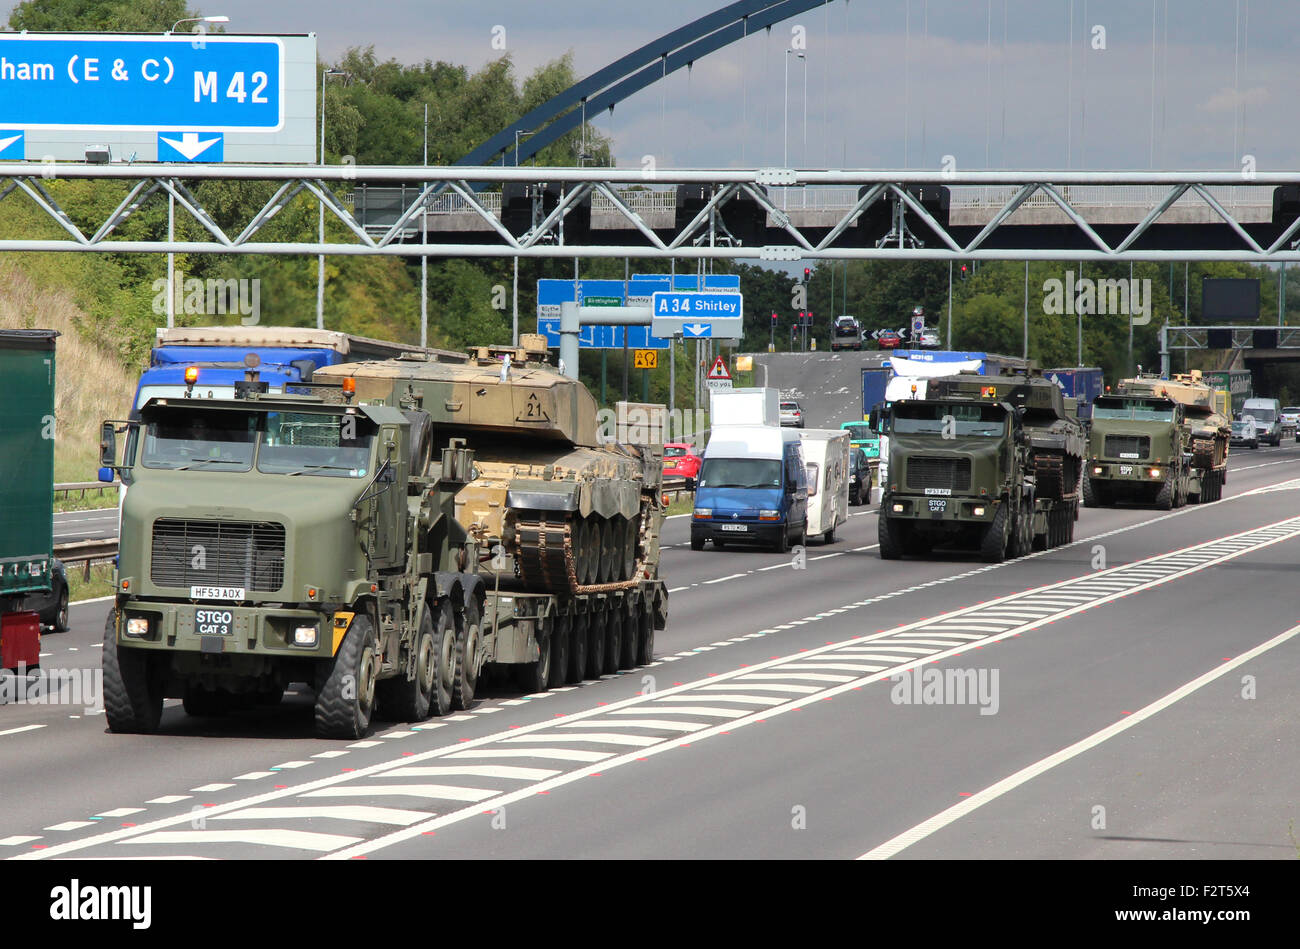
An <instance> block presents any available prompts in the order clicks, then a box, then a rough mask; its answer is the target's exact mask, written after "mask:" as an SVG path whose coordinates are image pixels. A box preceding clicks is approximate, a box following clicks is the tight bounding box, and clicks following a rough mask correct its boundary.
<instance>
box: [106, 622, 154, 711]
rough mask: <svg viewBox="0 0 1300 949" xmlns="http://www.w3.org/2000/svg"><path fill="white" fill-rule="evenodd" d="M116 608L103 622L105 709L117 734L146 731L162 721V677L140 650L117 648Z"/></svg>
mask: <svg viewBox="0 0 1300 949" xmlns="http://www.w3.org/2000/svg"><path fill="white" fill-rule="evenodd" d="M116 618H117V611H116V610H109V613H108V621H107V622H106V623H105V624H104V658H103V664H104V712H105V716H106V717H107V718H108V727H109V729H110V730H112V731H114V732H117V733H118V734H124V733H125V734H140V735H149V734H152V733H153V732H156V731H157V730H158V724H159V722H161V721H162V704H163V694H162V693H163V683H162V677H161V676H159V675H158V673H157V671H156V670H155V669H154V668H153V666H152V664H151V663H150V662H149V655H148V654H147V653H145V652H143V651H141V650H133V649H122V650H119V649H118V644H117V623H116Z"/></svg>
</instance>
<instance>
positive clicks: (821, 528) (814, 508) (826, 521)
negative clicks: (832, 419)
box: [799, 428, 852, 544]
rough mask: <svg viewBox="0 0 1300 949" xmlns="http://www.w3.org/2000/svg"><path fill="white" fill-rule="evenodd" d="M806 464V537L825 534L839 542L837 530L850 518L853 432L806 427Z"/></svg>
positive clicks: (802, 437) (828, 539)
mask: <svg viewBox="0 0 1300 949" xmlns="http://www.w3.org/2000/svg"><path fill="white" fill-rule="evenodd" d="M799 440H800V441H801V442H802V443H803V458H804V467H805V469H806V470H807V481H808V529H807V534H806V536H808V537H811V536H812V535H813V534H821V535H822V542H823V543H827V544H833V543H835V530H836V528H838V527H839V526H840V525H841V524H843V523H844V522H845V521H847V520H848V519H849V450H850V448H851V447H852V446H851V444H850V438H849V433H848V432H847V431H844V430H843V429H817V428H810V429H802V430H800V432H799Z"/></svg>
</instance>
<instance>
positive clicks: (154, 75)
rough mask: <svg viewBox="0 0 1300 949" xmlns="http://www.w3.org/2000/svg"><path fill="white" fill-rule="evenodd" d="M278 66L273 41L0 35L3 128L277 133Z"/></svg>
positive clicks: (280, 59) (280, 60)
mask: <svg viewBox="0 0 1300 949" xmlns="http://www.w3.org/2000/svg"><path fill="white" fill-rule="evenodd" d="M284 64H285V55H284V45H283V43H282V42H281V41H280V40H279V39H278V38H276V37H238V36H214V35H211V34H177V35H174V36H157V35H153V36H150V35H143V34H141V35H132V34H106V35H99V36H96V35H94V34H72V33H39V34H36V33H0V103H3V106H2V107H0V113H3V114H0V124H2V125H3V126H4V127H6V128H11V129H67V130H71V129H85V130H95V129H103V130H120V129H148V130H157V131H167V130H170V129H180V130H184V131H186V132H276V131H279V130H280V129H281V128H282V127H283V126H284V88H285V83H284Z"/></svg>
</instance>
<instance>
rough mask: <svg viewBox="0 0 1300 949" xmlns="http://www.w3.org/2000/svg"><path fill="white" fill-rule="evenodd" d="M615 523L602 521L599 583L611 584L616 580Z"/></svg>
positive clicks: (607, 520) (606, 520)
mask: <svg viewBox="0 0 1300 949" xmlns="http://www.w3.org/2000/svg"><path fill="white" fill-rule="evenodd" d="M614 548H615V544H614V522H613V520H611V519H608V518H602V519H601V520H600V560H599V564H600V566H599V569H598V571H597V580H596V582H597V583H609V582H611V581H612V580H613V579H614V560H615V556H616V555H615V552H614Z"/></svg>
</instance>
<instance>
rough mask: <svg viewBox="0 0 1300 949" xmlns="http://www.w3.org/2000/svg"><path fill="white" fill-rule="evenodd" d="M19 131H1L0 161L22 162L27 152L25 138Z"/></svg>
mask: <svg viewBox="0 0 1300 949" xmlns="http://www.w3.org/2000/svg"><path fill="white" fill-rule="evenodd" d="M25 134H26V133H25V132H22V131H20V130H18V129H0V161H22V160H23V158H24V152H25V150H26V149H25V147H24V146H25V143H24V141H23V136H24V135H25Z"/></svg>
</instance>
